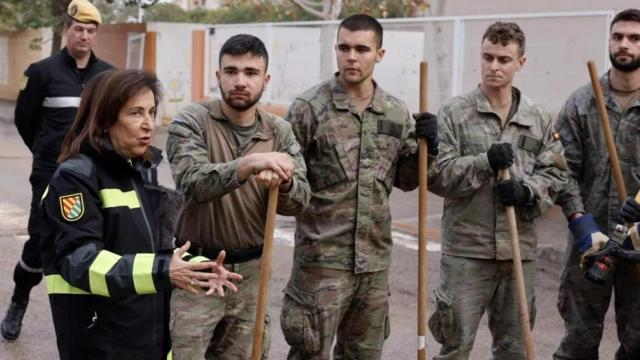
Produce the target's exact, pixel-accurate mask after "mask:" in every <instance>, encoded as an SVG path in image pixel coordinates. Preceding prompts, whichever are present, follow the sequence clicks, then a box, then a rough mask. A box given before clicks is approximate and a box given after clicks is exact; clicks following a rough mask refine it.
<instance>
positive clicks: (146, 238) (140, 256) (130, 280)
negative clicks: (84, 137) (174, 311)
mask: <svg viewBox="0 0 640 360" xmlns="http://www.w3.org/2000/svg"><path fill="white" fill-rule="evenodd" d="M105 146H107V147H108V148H109V151H107V152H106V153H104V154H98V153H97V152H96V151H95V150H93V148H90V147H87V146H85V149H84V150H83V151H82V153H81V154H79V155H76V156H74V157H72V158H71V159H69V160H66V161H64V162H63V163H61V164H60V166H59V167H58V169H57V170H56V172H55V174H54V175H53V178H52V179H51V182H50V185H49V188H48V189H47V190H46V191H45V194H44V196H43V199H42V203H41V213H40V215H41V217H42V221H41V227H40V230H41V239H42V245H41V246H42V258H43V266H44V271H45V280H46V284H47V291H48V293H49V299H50V302H51V307H52V313H53V319H54V325H55V328H56V336H57V341H58V349H59V351H60V356H61V358H62V359H74V358H80V357H82V354H78V351H79V350H78V349H82V347H83V346H84V347H86V346H87V341H88V340H87V339H90V340H91V342H92V345H91V346H94V347H97V348H98V349H99V350H100V351H102V352H103V355H102V356H98V355H91V356H87V354H84V358H100V359H103V358H104V359H154V360H157V359H164V358H165V357H166V355H167V353H168V351H169V349H170V341H169V335H168V320H169V319H168V316H169V313H168V296H169V291H170V289H171V283H170V280H169V264H170V262H171V256H172V251H171V249H172V248H171V242H170V238H171V233H172V231H173V228H171V224H175V214H171V215H169V216H168V217H165V215H163V214H166V213H171V209H173V208H176V209H177V207H178V206H177V205H176V203H175V202H174V203H172V201H173V200H171V197H172V196H174V195H172V194H171V196H170V194H169V191H168V190H166V189H163V188H160V187H158V186H155V185H154V184H153V182H154V181H153V180H152V179H153V178H154V177H153V176H152V175H153V173H154V172H156V169H155V167H156V166H157V164H158V162H159V161H160V158H161V155H160V150H158V149H155V148H152V149H153V152H154V153H155V157H156V159H155V160H154V161H152V162H150V161H145V162H143V161H133V162H129V161H127V160H125V159H124V158H122V157H121V156H120V155H118V154H117V153H116V152H115V151H114V150H113V148H112V147H111V145H110V144H105ZM163 217H165V218H163ZM87 304H91V305H90V306H91V307H92V308H93V309H94V310H95V315H96V316H95V318H94V319H93V321H92V323H91V324H88V326H87V324H81V325H82V326H83V328H82V329H79V328H78V327H77V324H74V323H73V321H72V320H71V319H72V318H74V319H75V318H76V317H74V314H73V312H74V311H75V312H80V310H79V309H80V305H82V306H84V307H85V308H86V307H87ZM74 326H75V328H74ZM87 328H88V329H87ZM85 331H86V332H89V333H90V334H86V333H85ZM93 350H96V349H93Z"/></svg>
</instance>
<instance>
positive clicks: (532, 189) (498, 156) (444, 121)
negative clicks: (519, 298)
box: [429, 22, 568, 359]
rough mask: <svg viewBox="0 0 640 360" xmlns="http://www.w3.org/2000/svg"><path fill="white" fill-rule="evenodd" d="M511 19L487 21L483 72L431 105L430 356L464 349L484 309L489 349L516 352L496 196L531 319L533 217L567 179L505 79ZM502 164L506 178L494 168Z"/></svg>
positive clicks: (513, 35) (533, 109)
mask: <svg viewBox="0 0 640 360" xmlns="http://www.w3.org/2000/svg"><path fill="white" fill-rule="evenodd" d="M524 47H525V35H524V33H523V32H522V30H521V29H520V27H519V26H518V25H517V24H514V23H500V22H498V23H495V24H493V25H491V26H490V27H489V28H488V29H487V31H486V32H485V34H484V35H483V37H482V47H481V69H482V82H481V84H480V86H479V87H478V88H476V89H475V90H473V91H471V92H469V93H467V94H464V95H461V96H458V97H455V98H453V99H452V100H450V101H449V102H448V103H446V104H445V105H444V106H443V107H442V108H441V110H440V112H439V113H438V123H439V130H438V133H439V136H440V149H439V150H440V152H439V154H438V157H437V160H436V162H435V163H434V164H433V165H432V166H430V167H429V183H430V185H429V190H431V191H432V192H434V193H436V194H438V195H440V196H443V197H444V198H445V200H444V213H443V218H442V234H443V239H442V259H441V271H440V284H439V286H438V288H437V289H436V291H435V296H436V303H437V308H436V309H435V311H434V313H433V315H432V316H431V318H430V319H429V327H430V329H431V332H432V333H433V335H434V337H435V339H436V340H437V341H438V342H439V343H441V344H442V347H441V349H440V354H439V355H437V356H435V357H434V359H467V358H468V357H469V353H470V352H471V349H472V347H473V342H474V339H475V335H476V331H477V329H478V324H479V322H480V319H481V317H482V316H483V314H484V312H485V311H486V312H487V315H488V318H489V328H490V330H491V333H492V335H493V346H492V351H493V359H525V351H524V346H523V343H524V342H523V336H522V329H521V324H520V321H519V317H518V307H517V302H516V296H515V293H516V287H515V281H514V275H513V262H512V258H513V256H512V248H511V238H510V236H509V229H508V221H507V216H506V211H505V206H514V207H515V209H516V216H517V224H518V234H519V238H520V249H521V254H522V260H523V261H522V266H523V269H524V280H525V287H526V292H527V301H528V304H529V312H530V318H531V326H533V323H534V320H535V296H534V278H535V271H536V261H535V259H536V246H537V238H536V231H535V224H534V222H533V219H534V218H535V217H537V216H539V215H540V214H542V213H543V212H545V211H546V210H547V209H548V208H549V207H551V206H552V205H553V198H552V197H551V196H552V195H553V194H555V193H556V192H558V191H560V190H562V189H563V188H564V186H565V183H566V182H567V176H568V175H567V171H566V162H565V161H564V157H563V151H562V146H561V144H560V141H559V140H558V139H557V137H554V136H553V128H552V122H551V118H550V116H549V114H548V113H547V112H546V111H544V110H543V109H542V108H541V107H540V106H538V105H537V104H535V103H534V102H532V101H531V100H530V99H529V98H527V97H525V96H524V95H522V94H521V93H520V91H519V90H518V89H516V88H515V87H513V86H512V81H513V77H514V75H515V73H516V72H517V71H519V70H520V69H521V68H522V66H524V63H525V61H526V58H525V56H524ZM501 169H509V172H510V175H511V180H503V179H501V178H500V176H499V172H500V170H501Z"/></svg>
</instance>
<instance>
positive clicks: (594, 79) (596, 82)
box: [587, 60, 627, 203]
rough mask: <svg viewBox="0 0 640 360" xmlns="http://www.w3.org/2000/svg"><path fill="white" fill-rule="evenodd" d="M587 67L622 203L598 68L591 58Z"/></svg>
mask: <svg viewBox="0 0 640 360" xmlns="http://www.w3.org/2000/svg"><path fill="white" fill-rule="evenodd" d="M587 67H588V68H589V77H590V78H591V86H592V87H593V93H594V95H595V97H596V105H597V107H598V113H599V114H600V127H601V128H602V132H603V133H604V139H605V141H606V142H607V149H608V150H609V159H610V160H611V161H610V162H611V173H612V174H613V179H614V180H615V182H616V188H617V189H618V198H619V199H620V202H621V203H622V202H624V200H625V199H626V198H627V189H626V187H625V186H624V180H623V178H622V169H620V160H619V159H618V151H617V150H616V144H615V142H614V141H613V134H612V133H611V125H610V123H609V114H608V113H607V108H606V107H605V105H604V96H603V95H602V87H601V86H600V79H599V78H598V70H596V64H595V62H593V60H592V61H589V62H587Z"/></svg>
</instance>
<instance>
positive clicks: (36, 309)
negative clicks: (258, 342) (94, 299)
mask: <svg viewBox="0 0 640 360" xmlns="http://www.w3.org/2000/svg"><path fill="white" fill-rule="evenodd" d="M12 107H13V104H12V103H3V102H0V169H1V170H0V241H1V242H2V246H3V250H4V251H3V254H4V256H3V257H0V316H1V314H2V313H3V312H4V311H5V306H6V304H8V301H9V298H10V296H11V290H12V288H13V283H12V279H11V274H12V271H13V267H14V266H15V263H16V261H17V259H18V258H19V256H20V251H21V248H22V244H23V243H24V241H25V240H26V237H25V236H24V234H25V228H26V215H27V212H28V208H27V204H28V203H29V196H30V195H29V194H30V189H29V185H28V181H27V178H28V174H29V167H30V156H29V154H28V151H27V150H26V148H25V147H24V145H23V144H22V142H21V141H20V139H19V137H18V136H17V133H16V131H15V128H14V127H13V125H12V124H11V113H12ZM163 136H164V134H163V131H162V130H160V131H159V133H158V136H157V139H156V143H157V144H159V145H162V144H164V140H163ZM160 173H161V181H162V182H163V183H165V184H171V179H170V176H169V170H168V165H167V164H166V163H163V165H162V166H161V168H160ZM391 204H392V213H393V217H394V229H395V230H396V231H395V232H394V241H395V243H396V246H395V247H394V253H393V265H392V269H391V273H390V274H391V275H390V276H391V319H392V334H391V337H390V338H389V339H388V341H387V342H386V344H385V352H384V359H413V358H415V343H416V336H415V333H416V330H415V329H416V327H417V325H416V324H417V320H416V292H417V280H416V267H417V266H416V263H417V253H416V251H415V249H416V248H417V242H416V238H415V236H413V234H414V233H415V231H416V223H417V219H416V214H417V193H416V192H410V193H402V192H401V191H394V193H393V196H392V201H391ZM441 209H442V200H441V199H440V198H438V197H436V196H429V214H428V219H429V221H428V222H429V250H430V251H429V255H428V260H427V263H428V264H427V265H428V288H429V295H430V299H429V304H428V309H429V313H430V312H431V310H432V309H433V302H432V299H431V294H432V291H433V288H434V287H435V285H436V284H437V281H438V278H439V266H438V265H439V259H440V253H439V237H440V233H439V224H440V217H441ZM292 230H293V229H292V219H290V218H279V219H278V229H277V232H276V247H275V249H274V252H273V254H274V255H273V276H272V283H271V289H272V294H273V296H272V298H271V303H270V311H271V314H272V318H273V319H274V321H273V325H274V326H273V327H272V329H273V332H274V337H273V343H272V349H271V358H272V359H284V358H285V357H286V349H287V347H286V344H285V342H284V339H283V337H282V334H281V332H280V328H279V322H278V319H279V314H280V309H281V304H282V289H283V287H284V285H285V283H286V281H287V279H288V275H289V272H290V268H291V254H292V247H291V243H292ZM539 231H540V241H541V248H542V249H543V250H542V251H541V252H540V258H539V259H540V260H539V266H538V268H539V270H538V278H537V285H536V304H537V307H538V316H537V319H536V324H535V329H534V332H533V335H534V339H535V346H536V354H537V356H536V357H537V358H538V359H549V358H551V354H552V353H553V351H554V349H555V347H556V346H557V344H558V341H559V340H560V337H561V336H562V333H563V327H562V321H561V319H560V317H559V315H558V313H557V310H556V308H555V302H556V296H557V287H558V277H559V270H560V263H561V259H560V258H561V254H562V251H563V248H564V245H563V244H564V234H565V220H564V219H563V218H562V216H561V214H560V213H559V211H558V210H557V209H554V210H553V211H551V212H550V213H549V214H546V215H545V216H544V217H543V218H542V219H540V221H539ZM613 328H614V323H613V317H612V311H610V312H609V315H608V317H607V322H606V327H605V338H604V339H603V342H602V346H601V357H602V358H603V359H612V358H613V353H614V351H615V348H616V344H617V343H616V338H615V333H614V330H613ZM436 345H437V344H436V343H435V341H434V340H433V338H432V337H431V336H430V335H429V336H428V339H427V351H428V354H429V355H430V356H433V354H434V353H436V352H437V350H438V348H439V347H438V346H436ZM490 349H491V337H490V334H489V331H488V330H487V326H486V319H484V320H483V324H481V327H480V331H479V333H478V336H477V339H476V345H475V349H474V352H473V354H472V356H471V358H472V359H486V358H489V357H490ZM52 354H55V338H54V336H53V326H52V324H51V315H50V312H49V306H48V301H47V298H46V294H45V290H44V286H42V285H41V286H38V287H37V288H36V289H35V290H34V292H33V295H32V301H31V304H30V307H29V310H28V312H27V315H26V317H25V322H24V329H23V333H22V335H21V337H20V339H19V340H18V341H16V342H8V341H5V340H0V359H16V360H21V359H25V360H26V359H30V360H31V359H33V360H40V359H42V360H45V359H46V360H49V359H52V358H56V356H55V355H52Z"/></svg>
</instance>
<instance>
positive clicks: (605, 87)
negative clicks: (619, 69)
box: [594, 69, 640, 113]
mask: <svg viewBox="0 0 640 360" xmlns="http://www.w3.org/2000/svg"><path fill="white" fill-rule="evenodd" d="M610 73H611V69H609V71H607V72H606V73H604V75H602V76H601V77H600V87H601V88H602V97H603V98H604V99H605V102H606V104H605V105H606V107H607V108H609V109H610V110H614V111H616V112H619V113H622V112H623V110H622V108H620V105H618V101H616V97H615V95H614V94H613V91H612V90H611V78H610V77H609V75H610ZM594 98H595V94H594ZM637 106H640V99H636V100H635V101H634V102H633V103H631V104H629V107H628V108H627V110H628V109H631V108H633V107H637Z"/></svg>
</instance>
